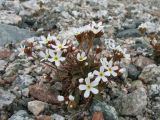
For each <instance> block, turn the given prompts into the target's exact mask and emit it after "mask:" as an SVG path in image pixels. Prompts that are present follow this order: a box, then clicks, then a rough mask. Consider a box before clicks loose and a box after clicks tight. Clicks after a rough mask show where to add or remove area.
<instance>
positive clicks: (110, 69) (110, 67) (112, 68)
mask: <svg viewBox="0 0 160 120" xmlns="http://www.w3.org/2000/svg"><path fill="white" fill-rule="evenodd" d="M101 63H102V65H103V67H104V68H105V69H106V70H107V73H106V74H107V75H108V76H111V75H113V76H114V77H115V76H117V73H116V72H115V71H116V70H118V66H113V61H112V59H111V60H110V61H109V62H108V61H107V59H105V58H104V59H101Z"/></svg>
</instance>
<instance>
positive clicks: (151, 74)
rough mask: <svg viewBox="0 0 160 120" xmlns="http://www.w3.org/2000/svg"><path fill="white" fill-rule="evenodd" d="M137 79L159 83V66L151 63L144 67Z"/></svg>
mask: <svg viewBox="0 0 160 120" xmlns="http://www.w3.org/2000/svg"><path fill="white" fill-rule="evenodd" d="M139 79H141V80H143V81H144V82H145V83H155V82H159V83H160V66H157V65H155V64H151V65H148V66H146V67H144V69H143V70H142V73H141V74H140V76H139Z"/></svg>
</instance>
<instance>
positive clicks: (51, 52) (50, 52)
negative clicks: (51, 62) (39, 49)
mask: <svg viewBox="0 0 160 120" xmlns="http://www.w3.org/2000/svg"><path fill="white" fill-rule="evenodd" d="M49 55H50V56H52V57H54V56H55V54H54V51H53V50H51V49H49Z"/></svg>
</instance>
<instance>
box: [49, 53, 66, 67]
mask: <svg viewBox="0 0 160 120" xmlns="http://www.w3.org/2000/svg"><path fill="white" fill-rule="evenodd" d="M49 55H50V56H51V57H52V58H49V59H48V60H49V61H50V62H55V65H56V66H60V61H64V60H65V58H64V57H62V56H61V55H62V52H61V51H58V52H57V53H54V52H53V50H49Z"/></svg>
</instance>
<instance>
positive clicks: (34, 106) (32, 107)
mask: <svg viewBox="0 0 160 120" xmlns="http://www.w3.org/2000/svg"><path fill="white" fill-rule="evenodd" d="M47 105H48V104H47V103H45V102H41V101H38V100H35V101H30V102H28V110H29V111H30V112H32V113H33V114H34V115H39V114H40V113H41V112H43V111H44V110H45V108H47Z"/></svg>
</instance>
